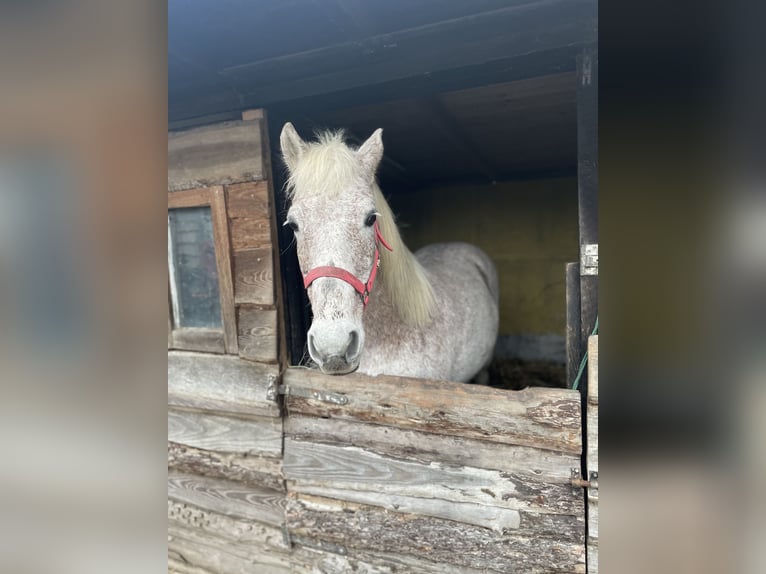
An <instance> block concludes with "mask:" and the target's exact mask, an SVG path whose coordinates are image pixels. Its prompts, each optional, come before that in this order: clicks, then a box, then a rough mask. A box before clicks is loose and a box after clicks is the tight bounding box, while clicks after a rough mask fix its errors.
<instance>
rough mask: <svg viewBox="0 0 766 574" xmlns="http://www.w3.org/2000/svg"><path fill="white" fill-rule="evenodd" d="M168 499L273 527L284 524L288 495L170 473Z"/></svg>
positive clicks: (259, 488) (251, 486) (254, 487)
mask: <svg viewBox="0 0 766 574" xmlns="http://www.w3.org/2000/svg"><path fill="white" fill-rule="evenodd" d="M168 498H170V499H171V500H174V501H176V502H181V503H186V504H192V505H194V506H197V507H199V508H203V509H205V510H209V511H212V512H216V513H218V514H226V515H227V516H232V517H239V518H246V519H248V520H256V521H258V522H262V523H264V524H270V525H272V526H277V527H281V526H282V525H283V524H284V523H285V514H284V509H285V495H284V493H281V492H278V491H275V490H271V489H269V488H263V487H258V486H253V485H249V486H246V485H243V484H240V483H238V482H233V481H228V480H217V479H213V478H208V477H202V476H194V475H190V474H179V473H176V472H169V473H168Z"/></svg>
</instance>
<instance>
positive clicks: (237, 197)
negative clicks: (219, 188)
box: [226, 181, 269, 219]
mask: <svg viewBox="0 0 766 574" xmlns="http://www.w3.org/2000/svg"><path fill="white" fill-rule="evenodd" d="M268 190H269V186H268V182H266V181H249V182H246V183H235V184H232V185H227V186H226V194H227V200H228V205H229V217H230V218H232V219H233V218H235V217H267V216H268V213H269V194H268Z"/></svg>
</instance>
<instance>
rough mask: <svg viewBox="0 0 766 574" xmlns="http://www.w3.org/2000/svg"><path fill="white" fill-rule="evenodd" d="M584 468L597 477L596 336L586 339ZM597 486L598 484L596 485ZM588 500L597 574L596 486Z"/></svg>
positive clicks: (591, 569) (591, 566) (591, 567)
mask: <svg viewBox="0 0 766 574" xmlns="http://www.w3.org/2000/svg"><path fill="white" fill-rule="evenodd" d="M585 425H586V431H587V439H586V442H587V452H586V467H587V469H588V476H589V478H590V479H591V480H593V476H594V474H593V473H595V476H596V479H597V477H598V335H592V336H591V337H590V338H589V339H588V403H587V406H586V417H585ZM597 484H598V483H597ZM586 491H587V498H588V538H587V542H586V544H587V548H588V574H598V486H595V487H591V488H588V489H586Z"/></svg>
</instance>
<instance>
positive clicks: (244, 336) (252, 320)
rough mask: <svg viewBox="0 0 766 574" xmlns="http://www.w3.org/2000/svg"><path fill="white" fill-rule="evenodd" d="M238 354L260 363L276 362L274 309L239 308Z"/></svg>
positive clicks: (275, 315) (275, 316) (275, 319)
mask: <svg viewBox="0 0 766 574" xmlns="http://www.w3.org/2000/svg"><path fill="white" fill-rule="evenodd" d="M238 315H239V321H238V327H237V330H238V333H239V354H240V356H242V357H244V358H246V359H252V360H253V361H260V362H262V363H276V362H277V311H276V309H255V308H252V307H240V308H239V313H238Z"/></svg>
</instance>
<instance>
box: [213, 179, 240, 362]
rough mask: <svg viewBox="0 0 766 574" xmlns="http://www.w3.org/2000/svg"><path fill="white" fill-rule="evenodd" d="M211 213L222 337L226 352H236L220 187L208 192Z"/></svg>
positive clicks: (232, 286) (232, 301)
mask: <svg viewBox="0 0 766 574" xmlns="http://www.w3.org/2000/svg"><path fill="white" fill-rule="evenodd" d="M210 198H211V204H210V208H211V212H212V213H211V215H212V217H213V238H214V240H215V262H216V267H217V269H218V292H219V295H220V300H221V320H222V322H223V339H224V344H225V345H226V352H227V353H232V354H233V353H236V352H237V324H236V319H235V317H234V283H233V281H232V277H231V255H230V253H231V247H230V245H229V225H228V219H227V217H226V197H225V194H224V190H223V188H222V187H220V186H217V187H215V188H213V189H212V190H211V192H210Z"/></svg>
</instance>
